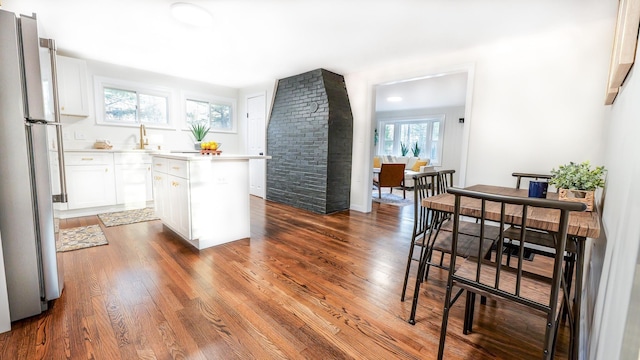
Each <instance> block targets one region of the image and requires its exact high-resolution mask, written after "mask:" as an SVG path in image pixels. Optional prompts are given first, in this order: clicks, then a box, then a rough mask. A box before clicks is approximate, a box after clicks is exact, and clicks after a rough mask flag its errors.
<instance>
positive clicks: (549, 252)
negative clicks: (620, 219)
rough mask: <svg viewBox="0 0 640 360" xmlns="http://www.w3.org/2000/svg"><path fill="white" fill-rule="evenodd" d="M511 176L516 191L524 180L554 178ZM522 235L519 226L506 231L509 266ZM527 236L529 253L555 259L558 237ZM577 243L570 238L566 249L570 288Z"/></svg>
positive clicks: (538, 233) (529, 233)
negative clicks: (514, 182) (514, 179)
mask: <svg viewBox="0 0 640 360" xmlns="http://www.w3.org/2000/svg"><path fill="white" fill-rule="evenodd" d="M511 175H512V176H514V177H515V178H516V189H520V186H521V180H522V179H534V180H538V179H547V180H548V179H551V177H552V176H551V175H547V174H531V173H517V172H514V173H513V174H511ZM520 233H521V229H520V227H519V226H517V225H513V226H510V227H508V228H507V229H506V230H505V231H504V238H505V239H508V241H507V242H506V243H505V245H504V246H505V248H506V249H508V250H509V252H507V266H510V265H511V252H512V251H513V250H517V249H519V247H518V245H517V244H516V242H517V243H518V244H519V242H520V238H521V236H520ZM526 236H527V242H526V244H525V245H524V248H525V250H526V251H527V252H528V253H531V254H536V255H541V256H546V257H551V258H553V257H555V248H556V243H557V241H558V240H557V239H556V236H555V235H554V234H550V233H548V232H546V231H542V230H531V229H528V230H526ZM577 241H578V240H577V239H576V238H574V237H572V236H569V238H568V240H567V244H566V247H565V253H564V255H565V256H564V260H565V269H564V274H565V277H566V279H565V281H566V282H567V286H568V287H569V288H571V283H572V279H573V269H574V267H575V263H576V246H577ZM566 315H567V314H566V311H565V313H564V314H563V318H564V317H565V316H566Z"/></svg>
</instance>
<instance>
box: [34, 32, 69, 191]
mask: <svg viewBox="0 0 640 360" xmlns="http://www.w3.org/2000/svg"><path fill="white" fill-rule="evenodd" d="M40 47H43V48H48V49H49V57H50V60H51V84H52V85H53V86H52V87H53V109H54V111H53V112H54V121H53V123H51V125H57V126H56V142H57V144H58V146H57V151H58V175H59V176H60V194H54V195H53V202H54V203H66V202H67V201H68V199H67V175H66V172H65V168H64V145H63V141H62V122H61V121H60V99H59V97H58V75H57V74H58V67H57V62H56V42H55V40H53V39H42V38H40Z"/></svg>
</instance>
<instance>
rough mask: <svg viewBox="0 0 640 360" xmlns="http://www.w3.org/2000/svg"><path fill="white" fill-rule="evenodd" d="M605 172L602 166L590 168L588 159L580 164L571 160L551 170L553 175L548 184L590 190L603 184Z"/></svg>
mask: <svg viewBox="0 0 640 360" xmlns="http://www.w3.org/2000/svg"><path fill="white" fill-rule="evenodd" d="M605 172H606V170H605V168H604V166H596V168H595V169H591V165H590V164H589V161H585V162H583V163H582V164H577V163H574V162H573V161H572V162H570V163H569V164H567V165H560V167H559V168H558V170H556V169H553V170H551V175H553V177H552V178H551V179H550V180H549V184H552V185H554V186H555V187H557V188H558V189H573V190H587V191H592V190H595V189H597V188H599V187H603V186H604V175H605Z"/></svg>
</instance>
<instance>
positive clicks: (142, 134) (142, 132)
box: [140, 124, 149, 149]
mask: <svg viewBox="0 0 640 360" xmlns="http://www.w3.org/2000/svg"><path fill="white" fill-rule="evenodd" d="M146 136H147V129H146V128H145V127H144V125H142V124H140V149H144V146H145V145H149V140H147V139H145V137H146Z"/></svg>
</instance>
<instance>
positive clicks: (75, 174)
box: [65, 152, 116, 210]
mask: <svg viewBox="0 0 640 360" xmlns="http://www.w3.org/2000/svg"><path fill="white" fill-rule="evenodd" d="M65 169H66V173H67V193H68V195H69V198H68V199H69V202H68V208H69V209H70V210H71V209H80V208H88V207H96V206H107V205H114V204H115V203H116V185H115V176H114V164H113V154H112V153H102V154H100V153H96V152H74V153H65Z"/></svg>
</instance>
